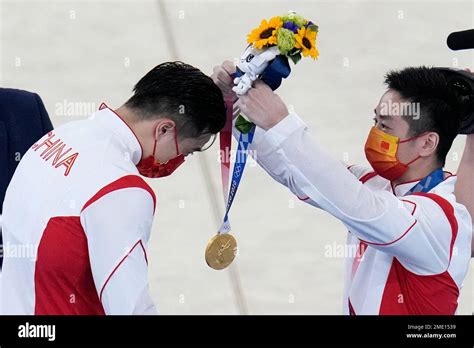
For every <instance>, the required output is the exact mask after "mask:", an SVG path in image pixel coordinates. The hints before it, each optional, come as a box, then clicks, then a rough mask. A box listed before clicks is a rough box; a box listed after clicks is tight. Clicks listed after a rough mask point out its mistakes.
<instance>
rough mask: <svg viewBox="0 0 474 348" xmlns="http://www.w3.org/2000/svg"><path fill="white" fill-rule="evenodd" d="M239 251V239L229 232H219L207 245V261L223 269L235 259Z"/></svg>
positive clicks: (217, 268) (210, 264) (216, 267)
mask: <svg viewBox="0 0 474 348" xmlns="http://www.w3.org/2000/svg"><path fill="white" fill-rule="evenodd" d="M236 253H237V241H236V240H235V238H234V237H233V236H232V235H231V234H229V233H223V234H217V235H215V236H214V237H212V238H211V240H210V241H209V242H208V243H207V247H206V262H207V264H208V266H209V267H211V268H213V269H216V270H221V269H224V268H226V267H227V266H229V265H230V264H231V263H232V261H234V258H235V254H236Z"/></svg>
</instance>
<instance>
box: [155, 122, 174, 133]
mask: <svg viewBox="0 0 474 348" xmlns="http://www.w3.org/2000/svg"><path fill="white" fill-rule="evenodd" d="M175 127H176V124H175V123H174V121H173V120H170V119H161V120H159V122H158V124H157V125H156V128H155V137H158V136H159V135H166V134H167V133H169V131H171V130H172V129H174V128H175Z"/></svg>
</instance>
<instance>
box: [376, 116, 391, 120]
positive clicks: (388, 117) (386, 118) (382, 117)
mask: <svg viewBox="0 0 474 348" xmlns="http://www.w3.org/2000/svg"><path fill="white" fill-rule="evenodd" d="M379 117H380V118H381V119H382V120H384V121H391V120H393V116H391V115H379Z"/></svg>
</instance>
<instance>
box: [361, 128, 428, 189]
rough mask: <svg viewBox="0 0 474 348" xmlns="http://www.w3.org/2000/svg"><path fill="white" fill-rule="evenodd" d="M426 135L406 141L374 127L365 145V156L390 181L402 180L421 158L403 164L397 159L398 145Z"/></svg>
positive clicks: (376, 170)
mask: <svg viewBox="0 0 474 348" xmlns="http://www.w3.org/2000/svg"><path fill="white" fill-rule="evenodd" d="M425 134H426V133H423V134H420V135H417V136H415V137H411V138H408V139H405V140H400V138H398V137H396V136H394V135H391V134H388V133H385V132H384V131H382V130H380V129H378V128H376V127H372V129H371V130H370V133H369V136H368V138H367V142H366V143H365V155H366V157H367V160H368V161H369V163H370V165H371V166H372V168H374V170H375V172H376V173H377V174H378V175H380V176H381V177H384V178H385V179H388V180H390V181H393V180H396V179H398V178H400V177H401V176H402V175H403V174H405V172H406V171H407V170H408V168H409V167H408V166H409V165H410V164H412V163H413V162H415V161H416V160H418V159H419V158H420V157H421V156H417V157H416V158H415V159H413V160H412V161H410V162H408V163H403V162H401V161H400V160H399V159H398V157H397V151H398V145H399V144H402V143H406V142H408V141H412V140H414V139H416V138H419V137H421V136H423V135H425Z"/></svg>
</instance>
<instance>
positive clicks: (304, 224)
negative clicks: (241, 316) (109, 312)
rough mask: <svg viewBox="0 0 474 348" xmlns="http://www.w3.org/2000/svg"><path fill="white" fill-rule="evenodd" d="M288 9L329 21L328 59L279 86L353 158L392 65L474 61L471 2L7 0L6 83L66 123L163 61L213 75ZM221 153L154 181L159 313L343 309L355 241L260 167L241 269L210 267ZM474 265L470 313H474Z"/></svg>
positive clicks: (245, 204) (3, 30) (246, 192)
mask: <svg viewBox="0 0 474 348" xmlns="http://www.w3.org/2000/svg"><path fill="white" fill-rule="evenodd" d="M289 9H293V10H296V11H298V12H300V13H301V14H302V15H304V16H306V17H309V18H312V19H313V21H314V22H315V23H317V24H318V25H319V27H320V33H319V38H318V40H319V41H318V46H319V51H320V54H321V55H320V58H319V61H318V62H316V63H314V62H311V61H309V60H305V61H302V62H301V63H300V64H298V65H297V66H295V67H294V68H293V73H292V76H291V78H290V79H288V80H287V81H284V84H283V86H282V87H281V89H280V90H279V94H280V95H281V96H282V98H283V99H284V100H285V101H286V102H287V103H288V104H290V105H292V106H293V107H294V109H295V110H296V111H297V112H298V113H299V114H300V115H301V116H302V117H303V118H304V119H305V120H306V122H307V123H308V124H309V125H310V127H311V129H312V131H313V132H314V134H315V135H316V136H317V137H318V138H319V139H320V141H321V143H322V144H323V145H325V146H326V147H327V148H328V149H329V150H330V151H331V152H332V153H333V154H334V156H335V157H337V158H339V159H341V160H344V161H346V162H348V163H365V158H364V155H363V144H364V142H365V138H366V135H367V132H368V130H369V127H370V126H371V122H372V121H371V117H372V113H373V111H372V110H373V108H374V106H375V105H376V103H377V102H378V98H379V97H380V95H381V94H382V93H383V91H384V86H383V76H384V74H385V73H386V72H387V71H388V70H389V69H392V68H400V67H405V66H410V65H421V64H426V65H436V66H459V67H471V68H474V55H473V53H471V52H468V51H464V52H451V51H449V50H448V49H447V47H446V44H445V41H446V36H447V35H448V34H449V33H450V32H451V31H455V30H462V29H468V28H472V27H473V26H474V23H473V18H474V17H473V3H472V2H471V1H456V2H453V1H447V0H444V1H434V2H430V1H421V0H420V1H416V2H406V1H377V2H376V1H346V0H344V1H330V2H328V1H289V0H288V1H262V0H260V1H249V0H244V1H242V0H239V1H237V0H235V1H217V0H215V1H214V0H213V1H209V0H195V1H192V0H187V1H185V0H177V1H176V0H174V1H171V0H169V1H164V2H161V3H160V2H158V1H123V0H122V1H118V0H117V1H110V0H97V1H88V2H81V1H69V0H68V1H58V0H49V1H48V0H46V1H39V2H36V1H23V0H21V1H20V0H15V1H13V0H10V1H5V0H0V11H1V12H0V52H1V54H0V67H1V69H0V83H1V86H8V87H16V88H23V89H28V90H32V91H35V92H37V93H38V94H40V95H41V97H42V98H43V100H44V102H45V105H46V108H47V109H48V111H49V113H50V115H51V117H52V119H53V123H54V124H55V125H56V126H58V125H61V124H63V123H65V122H68V121H70V120H74V119H77V118H82V117H86V116H87V114H88V111H89V110H88V109H94V108H96V107H98V106H99V104H100V102H102V101H106V102H108V104H109V105H110V106H111V107H118V106H120V104H121V103H122V102H123V101H125V100H126V98H128V97H129V96H130V93H131V90H132V87H133V84H134V83H135V82H137V81H138V79H139V78H140V77H141V76H142V75H143V74H144V73H146V72H147V71H148V70H149V69H150V68H152V67H153V66H155V65H157V64H158V63H161V62H163V61H168V60H175V59H180V60H183V61H185V62H187V63H190V64H193V65H195V66H197V67H199V68H201V69H202V70H203V71H205V72H206V73H211V71H212V67H213V66H214V65H216V64H219V63H220V62H222V61H223V60H224V59H234V58H236V57H238V56H239V55H240V53H241V51H242V50H243V48H244V47H245V45H246V44H245V38H246V34H247V33H248V32H249V30H250V29H251V28H253V27H254V26H256V25H258V24H259V22H260V20H261V19H263V18H267V17H271V16H273V15H278V14H281V13H284V12H286V11H288V10H289ZM71 107H72V109H70V108H71ZM83 107H84V109H82V108H83ZM463 141H464V140H463V139H462V137H461V138H459V139H457V140H456V144H455V146H454V147H453V149H452V151H451V153H450V155H449V157H448V161H447V168H448V169H451V170H454V171H455V169H456V167H457V165H458V161H459V158H460V155H461V153H462V149H463ZM217 151H218V148H217V146H215V147H214V148H213V149H212V150H210V151H209V153H206V154H203V155H195V156H194V157H192V158H189V160H187V163H186V165H185V166H184V167H183V168H180V170H179V171H178V172H177V173H176V175H173V176H172V177H170V178H166V179H163V180H156V181H151V185H152V186H153V188H154V189H155V190H156V194H157V200H158V206H157V211H156V218H155V224H154V226H153V236H152V239H151V243H150V245H149V256H150V257H149V258H150V281H151V289H152V294H153V297H154V299H155V300H156V302H157V306H158V308H159V310H160V312H161V313H164V314H207V313H222V314H235V313H252V314H280V313H289V314H313V313H315V314H339V313H341V306H342V304H341V297H342V271H343V260H342V259H341V258H339V257H337V255H336V256H334V257H329V256H328V254H327V252H328V251H330V250H332V249H333V248H336V249H337V247H338V246H339V247H340V246H341V245H343V243H344V241H345V230H344V228H343V226H342V224H340V223H339V222H338V221H336V220H335V219H333V218H332V217H330V216H329V215H328V214H326V213H324V212H322V211H319V210H316V209H314V208H311V207H309V206H306V205H305V204H304V203H302V202H299V201H298V200H297V199H295V198H294V197H293V196H292V195H291V194H290V193H289V192H288V191H287V190H286V189H285V188H283V187H281V186H279V185H278V184H276V183H275V182H273V181H272V180H271V179H270V178H269V177H268V176H267V175H265V173H264V172H263V171H262V170H261V169H260V168H258V167H257V166H255V164H253V165H252V163H251V164H250V166H249V167H248V168H247V169H246V173H245V175H244V179H243V181H242V185H241V188H240V190H239V192H238V195H237V198H236V202H235V207H234V209H233V211H232V213H231V222H232V226H233V230H234V232H233V233H234V235H235V236H236V237H237V238H238V241H239V245H240V255H239V257H238V260H237V262H236V263H235V265H234V266H233V268H232V269H231V270H230V271H228V270H226V271H221V272H216V271H213V270H211V269H209V268H208V267H207V266H206V264H205V261H204V248H205V246H206V243H207V240H208V239H209V238H210V237H211V236H212V235H213V234H214V233H215V232H216V229H217V228H218V225H219V223H220V219H221V216H222V210H223V209H222V208H223V203H222V194H221V192H220V188H219V187H220V183H219V180H220V174H219V163H218V155H217ZM472 268H473V266H472V264H471V271H470V275H469V277H468V278H467V280H466V284H465V289H464V291H463V293H462V296H461V305H460V309H459V313H461V314H470V313H472V309H473V302H474V299H473V280H472V279H473V277H472V273H473V272H472Z"/></svg>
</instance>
